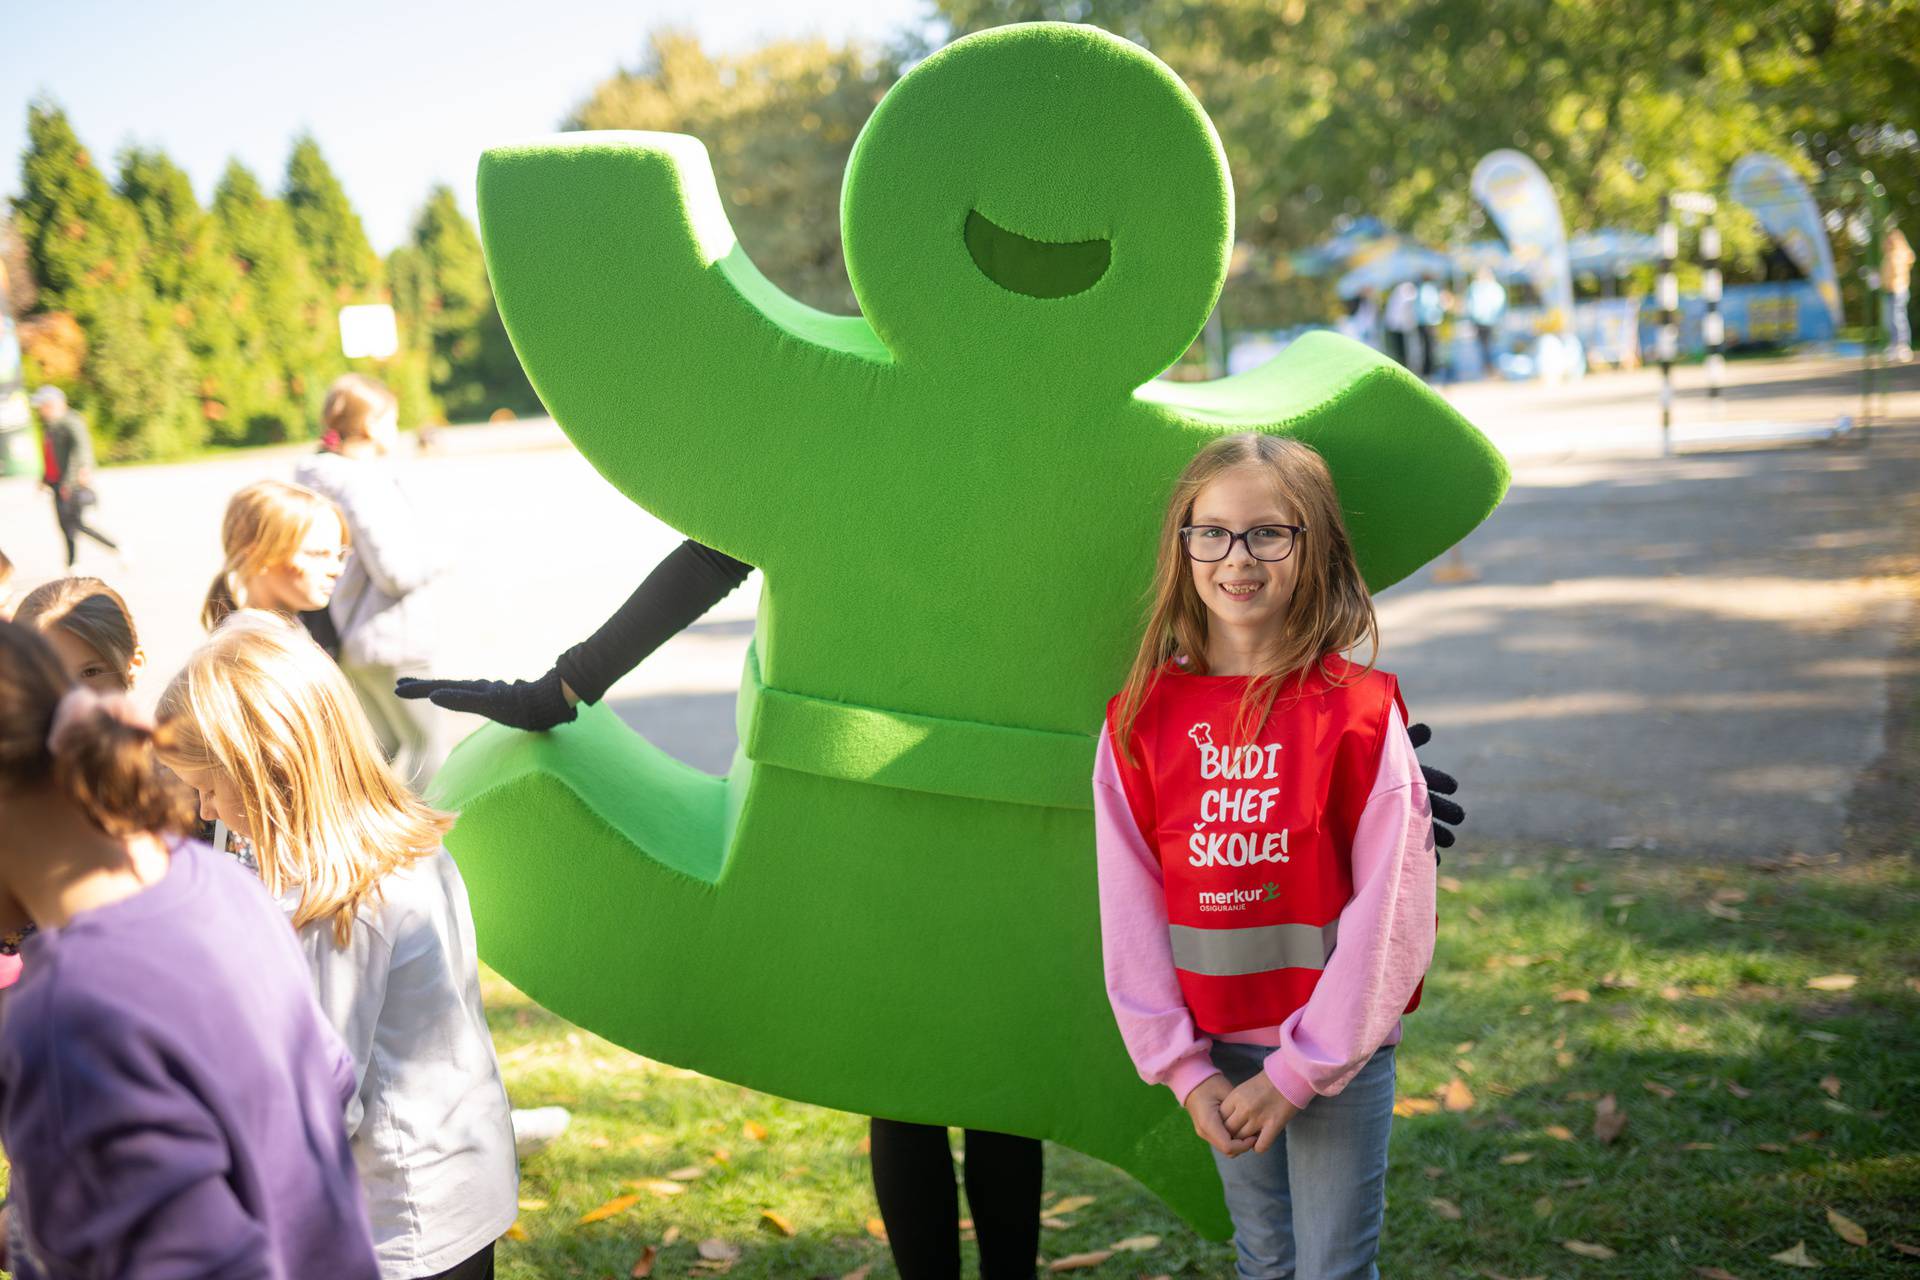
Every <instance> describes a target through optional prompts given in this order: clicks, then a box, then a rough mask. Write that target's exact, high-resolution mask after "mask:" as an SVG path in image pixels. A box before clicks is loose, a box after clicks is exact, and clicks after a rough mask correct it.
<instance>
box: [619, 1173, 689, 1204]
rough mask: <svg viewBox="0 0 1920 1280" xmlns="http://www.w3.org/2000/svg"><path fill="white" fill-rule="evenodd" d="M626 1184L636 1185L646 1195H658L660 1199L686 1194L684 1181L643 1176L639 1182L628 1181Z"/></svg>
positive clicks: (669, 1198)
mask: <svg viewBox="0 0 1920 1280" xmlns="http://www.w3.org/2000/svg"><path fill="white" fill-rule="evenodd" d="M627 1185H628V1186H632V1187H638V1188H639V1189H640V1190H642V1191H644V1192H646V1193H647V1194H648V1195H650V1196H658V1197H659V1198H660V1199H662V1200H671V1199H672V1198H673V1197H675V1196H683V1195H685V1194H687V1188H686V1184H685V1183H680V1182H668V1181H667V1180H666V1179H665V1178H644V1179H642V1180H640V1181H639V1182H630V1183H628V1184H627Z"/></svg>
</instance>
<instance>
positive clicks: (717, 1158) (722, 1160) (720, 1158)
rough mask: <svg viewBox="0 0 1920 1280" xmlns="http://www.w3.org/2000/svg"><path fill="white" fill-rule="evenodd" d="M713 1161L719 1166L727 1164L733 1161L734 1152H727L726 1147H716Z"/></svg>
mask: <svg viewBox="0 0 1920 1280" xmlns="http://www.w3.org/2000/svg"><path fill="white" fill-rule="evenodd" d="M713 1159H714V1162H715V1163H717V1164H727V1163H729V1162H730V1161H732V1159H733V1152H731V1151H729V1150H727V1148H725V1147H715V1148H714V1149H713Z"/></svg>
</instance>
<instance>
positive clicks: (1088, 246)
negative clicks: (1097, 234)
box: [966, 209, 1113, 298]
mask: <svg viewBox="0 0 1920 1280" xmlns="http://www.w3.org/2000/svg"><path fill="white" fill-rule="evenodd" d="M966 239H967V253H968V254H969V255H970V256H971V257H972V258H973V265H974V266H976V267H978V268H980V274H981V275H983V276H985V277H986V278H987V279H989V280H991V281H993V282H994V283H995V284H997V285H999V286H1000V287H1001V288H1002V289H1007V290H1010V291H1012V292H1014V293H1023V294H1025V295H1026V296H1027V297H1029V298H1070V297H1072V296H1073V295H1074V294H1076V293H1085V292H1086V291H1087V290H1088V289H1091V288H1093V286H1094V285H1095V284H1097V283H1099V281H1100V278H1101V277H1102V276H1104V275H1106V274H1107V266H1108V264H1109V263H1111V262H1112V261H1113V242H1112V241H1111V240H1077V241H1075V242H1073V243H1072V244H1049V243H1048V242H1047V241H1045V240H1029V239H1028V238H1027V237H1026V236H1023V235H1021V234H1020V233H1019V232H1017V231H1009V230H1007V229H1006V228H1005V227H1002V226H998V225H996V224H995V223H994V222H992V221H991V220H989V219H988V218H987V217H986V215H984V214H982V213H981V212H980V211H979V210H978V209H975V210H972V211H971V212H969V213H968V214H967V232H966Z"/></svg>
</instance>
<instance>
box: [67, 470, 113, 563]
mask: <svg viewBox="0 0 1920 1280" xmlns="http://www.w3.org/2000/svg"><path fill="white" fill-rule="evenodd" d="M85 511H86V504H85V503H83V502H82V501H81V500H80V495H79V493H78V491H70V492H69V493H68V494H67V495H66V496H64V497H63V496H62V495H61V493H60V491H59V490H57V489H56V490H55V491H54V494H53V514H54V517H55V518H56V519H58V520H59V521H60V536H61V537H63V538H65V539H66V540H67V568H69V569H71V568H73V559H74V554H75V553H76V552H77V551H78V550H79V549H80V546H79V544H80V535H81V534H83V533H84V534H86V535H87V536H88V537H89V538H92V539H93V540H94V541H95V542H97V543H99V544H100V545H101V546H103V547H105V548H106V549H107V550H109V551H118V550H119V549H120V544H119V543H117V542H115V541H114V540H113V539H112V538H109V537H108V536H107V535H106V534H104V533H102V532H100V531H99V530H98V529H95V528H92V527H90V526H89V525H88V524H87V522H86V516H85V514H84V513H85Z"/></svg>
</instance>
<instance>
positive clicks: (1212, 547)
mask: <svg viewBox="0 0 1920 1280" xmlns="http://www.w3.org/2000/svg"><path fill="white" fill-rule="evenodd" d="M1306 531H1307V526H1305V525H1303V524H1257V525H1255V526H1254V527H1253V528H1251V529H1246V530H1243V531H1242V532H1240V533H1235V532H1234V531H1233V530H1231V529H1223V528H1221V527H1220V526H1219V525H1217V524H1190V525H1185V526H1183V527H1182V528H1181V530H1180V542H1181V544H1182V545H1183V546H1185V547H1186V549H1187V556H1188V558H1189V559H1193V560H1198V561H1200V562H1202V563H1203V564H1212V563H1214V562H1215V561H1219V560H1225V559H1226V558H1227V557H1228V556H1230V555H1232V554H1233V544H1234V543H1236V542H1243V543H1245V544H1246V547H1247V554H1248V555H1250V556H1252V557H1253V558H1254V559H1255V560H1264V561H1266V562H1267V563H1268V564H1272V563H1274V562H1275V561H1279V560H1285V559H1286V558H1287V557H1288V556H1290V555H1292V554H1293V544H1294V543H1296V542H1298V541H1299V540H1300V535H1301V534H1303V533H1305V532H1306Z"/></svg>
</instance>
